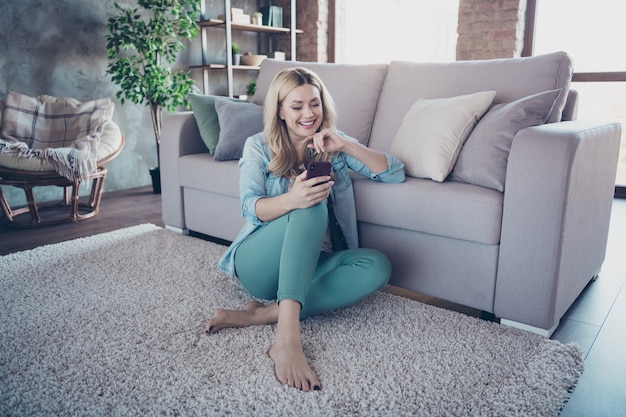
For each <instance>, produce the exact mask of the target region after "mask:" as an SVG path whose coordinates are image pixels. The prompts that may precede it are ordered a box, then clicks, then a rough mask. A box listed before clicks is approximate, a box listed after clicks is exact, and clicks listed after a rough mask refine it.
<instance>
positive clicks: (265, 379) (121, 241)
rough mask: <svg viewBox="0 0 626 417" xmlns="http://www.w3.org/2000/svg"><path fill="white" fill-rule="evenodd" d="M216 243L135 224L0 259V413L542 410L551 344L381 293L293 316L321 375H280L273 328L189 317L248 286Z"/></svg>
mask: <svg viewBox="0 0 626 417" xmlns="http://www.w3.org/2000/svg"><path fill="white" fill-rule="evenodd" d="M224 250H225V247H223V246H220V245H217V244H214V243H210V242H207V241H203V240H200V239H196V238H192V237H189V236H184V235H180V234H177V233H175V232H171V231H168V230H164V229H160V228H158V227H156V226H153V225H142V226H136V227H132V228H128V229H122V230H119V231H115V232H111V233H106V234H103V235H97V236H92V237H88V238H85V239H78V240H74V241H69V242H64V243H60V244H55V245H50V246H44V247H40V248H36V249H34V250H30V251H25V252H21V253H16V254H11V255H7V256H4V257H0V305H1V306H2V307H1V308H0V415H3V416H4V415H20V416H52V415H56V416H61V415H63V416H68V415H80V416H131V415H133V416H140V415H141V416H153V415H163V416H178V415H180V416H213V415H219V416H223V415H233V416H270V415H271V416H350V415H352V416H403V415H411V416H413V415H417V416H444V415H445V416H509V415H511V416H522V415H523V416H526V415H533V416H544V415H545V416H554V415H557V414H558V413H559V411H560V409H561V407H562V405H563V404H564V403H565V401H567V399H568V397H569V393H570V392H571V390H573V388H574V386H575V384H576V382H577V380H578V377H579V375H580V373H581V372H582V370H583V366H584V363H583V359H582V354H581V351H580V349H579V348H578V346H576V345H571V344H570V345H563V344H561V343H559V342H557V341H552V340H549V339H545V338H542V337H539V336H535V335H532V334H529V333H525V332H522V331H519V330H515V329H511V328H506V327H502V326H500V325H498V324H495V323H489V322H485V321H481V320H478V319H476V318H473V317H468V316H465V315H462V314H460V313H455V312H451V311H447V310H443V309H440V308H436V307H433V306H429V305H425V304H421V303H419V302H416V301H412V300H407V299H405V298H402V297H398V296H394V295H391V294H388V293H377V294H374V295H372V296H371V297H369V298H367V299H365V300H363V301H361V302H360V303H358V304H356V305H354V306H351V307H348V308H344V309H341V310H338V311H335V312H332V313H328V314H324V315H321V316H318V317H313V318H309V319H307V320H305V321H304V322H303V324H302V334H303V339H304V348H305V353H306V354H307V356H308V358H309V359H310V361H311V364H312V366H313V368H314V369H315V370H316V372H317V373H318V375H319V378H320V380H321V382H322V385H323V389H322V390H321V391H318V392H312V393H304V392H300V391H297V390H295V389H290V388H286V387H284V386H282V385H280V384H279V383H278V382H277V381H276V379H275V377H274V372H273V367H272V361H271V360H270V358H269V357H268V356H267V354H266V352H267V349H268V348H269V346H270V345H271V343H272V340H273V331H274V326H257V327H250V328H245V329H226V330H222V331H220V332H219V333H217V334H214V335H210V336H208V335H206V334H205V333H204V330H203V326H204V324H205V322H206V320H207V319H208V318H209V317H210V316H211V315H212V314H213V313H214V312H215V311H216V310H218V309H219V308H222V307H226V308H240V307H242V306H243V305H244V304H245V303H246V302H247V301H249V297H248V296H247V295H246V294H245V293H244V292H243V291H241V290H240V289H239V287H238V286H237V285H236V284H235V283H233V282H232V281H231V280H230V279H229V278H228V277H227V276H226V275H224V274H222V273H220V272H219V271H218V270H217V269H216V267H215V264H216V262H217V260H218V258H219V257H220V255H221V254H222V253H223V252H224Z"/></svg>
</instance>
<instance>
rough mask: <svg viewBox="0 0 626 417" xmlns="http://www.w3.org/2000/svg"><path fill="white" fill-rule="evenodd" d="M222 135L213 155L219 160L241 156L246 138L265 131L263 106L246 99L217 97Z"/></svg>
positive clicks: (217, 109)
mask: <svg viewBox="0 0 626 417" xmlns="http://www.w3.org/2000/svg"><path fill="white" fill-rule="evenodd" d="M215 110H216V111H217V118H218V120H219V124H220V136H219V140H218V141H217V146H216V147H215V154H214V155H213V157H214V158H215V160H217V161H229V160H233V159H239V158H241V154H242V152H243V145H244V143H246V139H248V138H249V137H250V136H252V135H255V134H257V133H259V132H261V131H263V108H262V107H261V106H257V105H256V104H252V103H248V102H245V101H237V102H233V101H229V100H227V99H221V98H217V99H215Z"/></svg>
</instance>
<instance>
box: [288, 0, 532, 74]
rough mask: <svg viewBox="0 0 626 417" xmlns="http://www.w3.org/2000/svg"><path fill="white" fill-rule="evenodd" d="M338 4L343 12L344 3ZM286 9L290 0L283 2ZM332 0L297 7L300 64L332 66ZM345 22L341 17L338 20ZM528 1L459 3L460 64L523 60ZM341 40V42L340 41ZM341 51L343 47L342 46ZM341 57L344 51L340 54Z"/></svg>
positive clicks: (303, 1)
mask: <svg viewBox="0 0 626 417" xmlns="http://www.w3.org/2000/svg"><path fill="white" fill-rule="evenodd" d="M335 1H337V2H338V5H339V8H340V9H341V8H342V1H341V0H335ZM281 2H283V3H284V5H283V7H284V8H285V9H288V8H289V0H280V1H278V2H277V3H281ZM331 4H332V2H331V1H330V0H318V1H312V0H300V1H298V3H297V9H298V16H297V19H298V20H297V21H298V28H300V29H303V30H304V32H305V33H304V34H303V35H299V36H298V43H297V48H298V50H297V58H298V60H299V61H309V62H315V61H317V62H328V57H329V49H328V48H329V44H328V42H329V36H328V30H329V27H328V16H329V13H330V7H331ZM338 18H339V19H340V22H341V16H338ZM525 20H526V0H459V21H458V28H457V32H458V39H457V49H456V59H457V60H474V59H489V58H512V57H519V56H521V53H522V49H523V44H524V25H525ZM337 40H339V41H340V40H341V39H340V37H339V38H338V39H337ZM338 47H339V48H341V45H338ZM339 54H340V51H339Z"/></svg>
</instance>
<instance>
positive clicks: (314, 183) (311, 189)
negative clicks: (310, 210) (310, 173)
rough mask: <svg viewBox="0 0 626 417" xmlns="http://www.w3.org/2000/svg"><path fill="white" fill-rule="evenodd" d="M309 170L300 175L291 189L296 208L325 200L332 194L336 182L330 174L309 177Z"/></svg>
mask: <svg viewBox="0 0 626 417" xmlns="http://www.w3.org/2000/svg"><path fill="white" fill-rule="evenodd" d="M306 177H307V171H304V172H303V173H302V174H300V175H298V176H297V177H296V178H295V180H294V182H293V185H292V186H291V189H290V190H289V193H288V194H290V197H291V198H292V199H293V203H294V208H307V207H311V206H314V205H316V204H317V203H319V202H320V201H324V200H326V199H327V198H328V195H329V194H330V189H331V187H332V186H333V184H334V183H335V182H334V181H330V176H323V177H315V178H311V179H307V178H306Z"/></svg>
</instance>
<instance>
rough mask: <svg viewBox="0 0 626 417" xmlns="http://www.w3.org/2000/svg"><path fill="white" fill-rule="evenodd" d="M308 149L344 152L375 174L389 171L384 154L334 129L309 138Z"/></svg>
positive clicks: (325, 130) (322, 131)
mask: <svg viewBox="0 0 626 417" xmlns="http://www.w3.org/2000/svg"><path fill="white" fill-rule="evenodd" d="M305 140H307V141H309V143H308V144H307V147H308V148H309V149H315V151H316V152H344V153H346V154H348V155H351V156H353V157H354V158H356V159H358V160H359V161H361V162H363V163H364V164H365V165H366V166H367V167H368V168H369V170H370V171H372V172H373V173H375V174H378V173H381V172H383V171H386V170H387V169H389V164H388V163H387V157H386V156H385V154H384V153H382V152H378V151H376V150H374V149H371V148H368V147H366V146H364V145H362V144H360V143H358V142H352V141H349V140H346V139H344V138H342V137H341V136H340V135H339V134H338V133H337V132H336V131H334V130H332V129H324V130H321V131H319V132H317V133H315V134H314V135H311V136H309V137H308V138H307V139H305Z"/></svg>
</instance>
